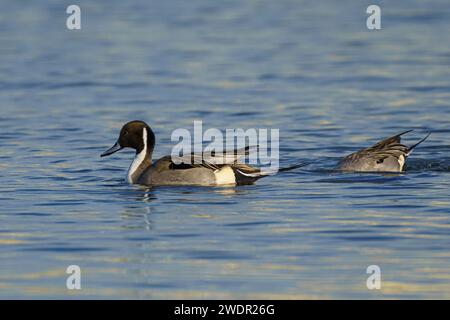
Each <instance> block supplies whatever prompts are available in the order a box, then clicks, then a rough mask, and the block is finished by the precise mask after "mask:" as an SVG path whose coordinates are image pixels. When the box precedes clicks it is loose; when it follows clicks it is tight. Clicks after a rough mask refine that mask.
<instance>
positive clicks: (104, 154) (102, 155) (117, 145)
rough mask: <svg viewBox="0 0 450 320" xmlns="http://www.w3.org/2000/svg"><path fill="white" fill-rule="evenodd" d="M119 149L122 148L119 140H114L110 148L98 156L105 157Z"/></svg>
mask: <svg viewBox="0 0 450 320" xmlns="http://www.w3.org/2000/svg"><path fill="white" fill-rule="evenodd" d="M119 150H122V147H121V146H120V144H119V142H116V143H115V144H114V145H113V146H112V147H111V148H109V149H108V150H106V151H105V152H103V153H102V154H101V155H100V157H106V156H109V155H111V154H113V153H115V152H117V151H119Z"/></svg>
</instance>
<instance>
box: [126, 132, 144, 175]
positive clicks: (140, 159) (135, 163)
mask: <svg viewBox="0 0 450 320" xmlns="http://www.w3.org/2000/svg"><path fill="white" fill-rule="evenodd" d="M142 140H143V141H144V149H142V151H141V152H139V153H138V154H137V155H136V157H135V158H134V160H133V162H132V163H131V166H130V168H129V169H128V175H127V178H128V182H129V183H133V174H134V173H135V172H136V170H137V169H138V168H139V166H140V165H141V164H142V162H143V161H144V160H145V156H146V155H147V128H144V129H143V130H142Z"/></svg>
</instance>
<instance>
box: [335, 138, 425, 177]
mask: <svg viewBox="0 0 450 320" xmlns="http://www.w3.org/2000/svg"><path fill="white" fill-rule="evenodd" d="M411 131H412V130H408V131H405V132H402V133H399V134H397V135H395V136H392V137H389V138H386V139H384V140H382V141H380V142H378V143H377V144H375V145H373V146H371V147H369V148H366V149H362V150H359V151H357V152H354V153H352V154H350V155H348V156H346V157H345V158H343V159H342V160H341V161H340V163H339V165H338V169H339V170H343V171H359V172H377V171H378V172H380V171H382V172H402V171H403V170H404V169H405V164H406V159H407V158H408V156H409V155H410V154H411V151H412V150H413V149H414V148H415V147H417V146H418V145H419V144H420V143H422V142H423V141H425V139H427V138H428V137H429V135H430V134H428V135H427V136H426V137H425V138H423V139H422V140H420V141H419V142H417V143H416V144H414V145H412V146H410V147H408V146H406V145H404V144H402V143H401V136H402V135H404V134H406V133H408V132H411Z"/></svg>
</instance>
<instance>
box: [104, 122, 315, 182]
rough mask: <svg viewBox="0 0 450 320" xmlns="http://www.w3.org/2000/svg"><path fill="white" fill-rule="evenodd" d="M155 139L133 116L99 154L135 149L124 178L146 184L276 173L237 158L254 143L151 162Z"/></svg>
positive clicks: (251, 178)
mask: <svg viewBox="0 0 450 320" xmlns="http://www.w3.org/2000/svg"><path fill="white" fill-rule="evenodd" d="M155 143H156V139H155V134H154V133H153V131H152V129H151V128H150V126H149V125H148V124H147V123H145V122H144V121H140V120H134V121H130V122H127V123H126V124H125V125H123V127H122V129H121V130H120V133H119V138H118V139H117V141H116V143H115V144H114V145H113V146H112V147H111V148H109V149H108V150H106V151H105V152H103V153H102V154H101V155H100V156H101V157H106V156H110V155H112V154H113V153H116V152H118V151H120V150H122V149H124V148H131V149H134V150H135V151H136V154H135V157H134V160H133V162H132V163H131V165H130V167H129V169H128V173H127V180H128V182H129V183H130V184H140V185H147V186H159V185H163V186H164V185H165V186H170V185H176V186H187V185H197V186H226V185H248V184H253V183H254V182H255V181H257V180H259V179H260V178H263V177H266V176H269V175H273V174H275V173H276V172H271V171H262V170H261V169H259V168H256V167H253V166H250V165H247V164H244V163H240V162H239V159H241V158H243V157H244V156H246V155H248V154H249V153H250V152H251V151H252V150H254V149H255V147H257V146H247V147H245V148H241V149H235V150H233V151H232V152H228V151H227V152H225V153H224V154H223V155H222V154H221V155H216V154H215V153H213V152H211V154H203V153H191V154H188V155H183V156H181V157H175V156H173V155H172V156H164V157H162V158H160V159H158V160H156V161H155V162H153V160H152V155H153V151H154V147H155ZM307 164H308V163H300V164H297V165H293V166H290V167H285V168H280V169H278V171H277V172H280V171H289V170H293V169H296V168H300V167H303V166H305V165H307Z"/></svg>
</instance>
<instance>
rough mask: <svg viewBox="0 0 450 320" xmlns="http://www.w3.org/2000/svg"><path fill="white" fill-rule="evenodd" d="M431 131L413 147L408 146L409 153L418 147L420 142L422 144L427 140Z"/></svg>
mask: <svg viewBox="0 0 450 320" xmlns="http://www.w3.org/2000/svg"><path fill="white" fill-rule="evenodd" d="M430 134H431V132H429V133H428V134H427V135H426V136H425V138H423V139H422V140H420V141H419V142H417V143H416V144H414V145H412V146H411V147H409V148H408V155H409V154H410V153H411V151H412V150H413V149H414V148H415V147H417V146H418V145H419V144H421V143H422V142H424V141H425V140H427V138H428V137H429V136H430Z"/></svg>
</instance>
